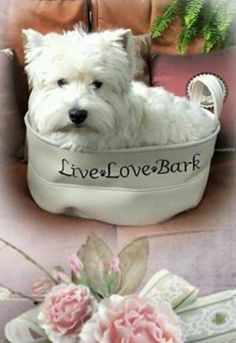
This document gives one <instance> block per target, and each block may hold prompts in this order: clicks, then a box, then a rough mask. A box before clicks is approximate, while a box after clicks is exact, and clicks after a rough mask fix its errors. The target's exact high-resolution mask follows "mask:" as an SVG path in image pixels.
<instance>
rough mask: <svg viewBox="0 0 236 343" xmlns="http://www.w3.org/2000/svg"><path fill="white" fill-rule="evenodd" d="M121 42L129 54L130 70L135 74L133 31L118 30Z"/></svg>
mask: <svg viewBox="0 0 236 343" xmlns="http://www.w3.org/2000/svg"><path fill="white" fill-rule="evenodd" d="M117 34H118V37H119V40H120V41H121V43H122V46H123V48H124V49H125V51H126V52H127V55H128V58H129V63H130V68H131V70H132V73H133V74H134V73H135V67H136V66H135V45H134V38H133V35H132V31H131V30H130V29H119V30H117Z"/></svg>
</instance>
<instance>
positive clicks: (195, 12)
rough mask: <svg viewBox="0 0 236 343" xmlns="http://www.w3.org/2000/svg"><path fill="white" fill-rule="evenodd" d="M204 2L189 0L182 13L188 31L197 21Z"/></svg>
mask: <svg viewBox="0 0 236 343" xmlns="http://www.w3.org/2000/svg"><path fill="white" fill-rule="evenodd" d="M204 1H205V0H190V1H188V3H187V6H186V9H185V13H184V24H185V27H186V28H188V29H190V28H191V27H192V26H193V25H194V24H195V23H196V21H197V20H198V18H199V15H200V12H201V9H202V6H203V4H204Z"/></svg>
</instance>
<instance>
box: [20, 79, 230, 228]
mask: <svg viewBox="0 0 236 343" xmlns="http://www.w3.org/2000/svg"><path fill="white" fill-rule="evenodd" d="M206 89H207V91H208V92H209V94H210V95H209V96H210V97H211V98H212V101H213V104H214V114H213V113H211V112H209V111H208V110H206V111H207V112H208V113H209V115H216V116H217V117H218V118H219V115H220V112H221V108H222V103H223V97H224V94H223V90H222V87H221V84H220V82H219V81H218V80H217V78H216V77H214V76H212V75H201V76H198V77H196V78H195V79H194V81H193V83H192V87H191V96H190V98H191V100H192V101H195V102H197V103H199V104H200V103H201V101H202V100H203V95H204V92H206ZM25 122H26V126H27V139H28V146H29V164H28V185H29V189H30V192H31V194H32V197H33V198H34V200H35V202H36V203H37V204H38V205H39V206H40V207H41V208H43V209H44V210H46V211H49V212H52V213H66V214H73V215H77V216H79V217H82V218H91V219H97V220H100V221H104V222H109V223H112V224H118V225H148V224H154V223H159V222H162V221H165V220H167V219H169V218H170V217H172V216H174V215H176V214H177V213H180V212H182V211H186V210H188V209H190V208H193V207H195V206H197V205H198V204H199V202H200V201H201V199H202V196H203V193H204V190H205V187H206V184H207V180H208V175H209V170H210V163H211V158H212V156H213V153H214V146H215V141H216V137H217V134H218V132H219V130H220V124H219V123H218V126H217V129H216V131H215V132H214V133H213V134H212V135H211V136H209V137H207V138H205V139H202V140H201V141H198V142H194V143H187V144H181V145H169V146H162V147H144V148H134V149H122V150H114V151H108V152H89V151H88V152H72V151H69V150H65V149H61V148H59V147H57V146H55V145H53V144H52V143H50V142H49V141H48V140H47V139H46V138H45V137H42V136H41V135H39V134H38V133H36V132H35V131H34V130H33V129H32V127H31V125H30V120H29V115H28V114H27V115H26V118H25Z"/></svg>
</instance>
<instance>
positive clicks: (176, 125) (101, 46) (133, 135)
mask: <svg viewBox="0 0 236 343" xmlns="http://www.w3.org/2000/svg"><path fill="white" fill-rule="evenodd" d="M23 33H24V35H25V38H26V48H25V56H26V72H27V74H28V79H29V83H30V86H31V87H32V92H31V95H30V100H29V113H30V120H31V124H32V126H33V127H34V128H35V130H37V131H38V132H39V133H40V134H41V135H44V136H46V137H48V138H49V139H50V140H51V141H52V142H53V143H56V144H58V146H61V147H62V148H66V149H72V150H86V149H89V150H107V149H118V148H131V147H140V146H154V145H166V144H177V143H185V142H190V141H196V140H199V139H201V138H204V137H207V136H208V135H209V134H211V133H212V132H213V131H214V130H215V128H216V125H217V119H214V116H210V115H207V113H205V112H204V111H203V110H202V109H201V108H200V107H199V106H198V105H196V104H194V103H192V102H190V101H188V100H187V99H186V98H181V97H177V96H174V95H173V94H171V93H169V92H167V91H166V90H164V89H163V88H159V87H155V88H152V87H147V86H146V85H144V84H142V83H139V82H134V81H132V80H133V77H134V73H135V52H134V50H135V49H134V42H133V37H132V34H131V31H130V30H124V29H118V30H114V31H110V30H108V31H104V32H99V33H98V32H96V33H91V34H87V33H85V32H83V31H82V30H81V29H79V28H78V29H75V30H73V31H68V32H65V33H64V34H56V33H49V34H46V35H45V36H44V35H42V34H40V33H38V32H36V31H34V30H31V29H29V30H24V32H23Z"/></svg>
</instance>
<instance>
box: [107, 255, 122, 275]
mask: <svg viewBox="0 0 236 343" xmlns="http://www.w3.org/2000/svg"><path fill="white" fill-rule="evenodd" d="M119 267H120V260H119V257H113V259H112V260H111V262H110V266H109V271H110V272H111V273H117V272H118V271H119Z"/></svg>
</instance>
